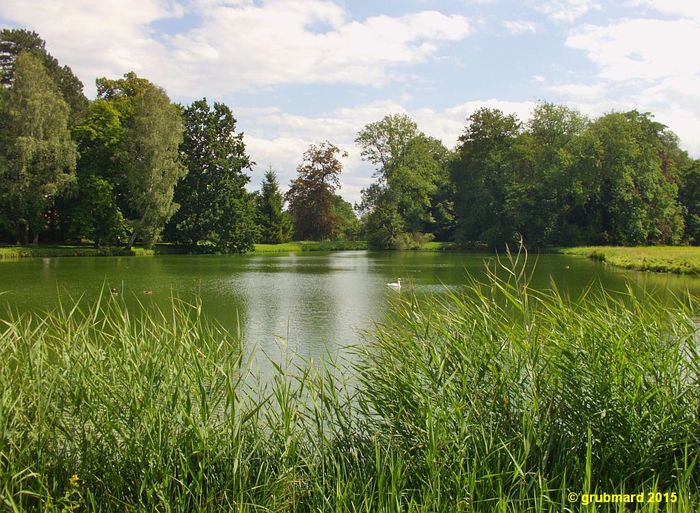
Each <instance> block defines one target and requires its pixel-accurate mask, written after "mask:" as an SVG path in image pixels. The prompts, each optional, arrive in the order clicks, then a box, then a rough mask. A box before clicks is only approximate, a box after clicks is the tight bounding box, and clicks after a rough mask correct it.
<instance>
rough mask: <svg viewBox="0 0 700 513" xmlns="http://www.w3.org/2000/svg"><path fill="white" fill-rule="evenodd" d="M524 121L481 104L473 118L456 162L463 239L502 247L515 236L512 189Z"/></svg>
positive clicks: (454, 178)
mask: <svg viewBox="0 0 700 513" xmlns="http://www.w3.org/2000/svg"><path fill="white" fill-rule="evenodd" d="M520 126H521V125H520V122H519V121H518V119H517V118H516V117H515V116H514V115H505V114H504V113H503V112H501V111H500V110H498V109H486V108H484V109H480V110H477V111H476V112H474V113H473V114H472V115H471V116H470V117H469V120H468V124H467V126H466V128H465V129H464V133H463V134H462V135H461V136H460V138H459V146H458V148H457V155H456V158H455V160H454V161H453V163H452V167H451V174H452V182H453V183H454V187H455V204H456V207H455V214H456V217H457V221H456V224H457V228H456V240H457V241H458V242H459V243H462V244H466V243H473V242H477V241H479V242H484V243H486V244H488V245H489V246H491V247H499V246H501V245H502V244H504V243H507V242H511V241H512V239H513V236H514V226H513V222H512V220H511V219H510V217H509V215H508V212H507V211H506V191H507V189H508V186H509V184H512V183H513V181H514V162H513V145H514V143H515V141H516V138H517V137H518V135H519V134H520Z"/></svg>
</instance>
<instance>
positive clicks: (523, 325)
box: [0, 266, 700, 513]
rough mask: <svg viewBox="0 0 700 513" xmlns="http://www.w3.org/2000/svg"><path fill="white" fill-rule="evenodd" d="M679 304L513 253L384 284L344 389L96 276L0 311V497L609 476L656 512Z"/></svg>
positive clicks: (491, 486)
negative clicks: (144, 304)
mask: <svg viewBox="0 0 700 513" xmlns="http://www.w3.org/2000/svg"><path fill="white" fill-rule="evenodd" d="M515 269H520V267H518V266H516V267H515ZM691 306H693V305H683V304H678V305H676V306H675V307H674V308H667V307H663V306H661V305H660V304H658V303H657V302H655V301H654V300H653V299H652V298H643V299H641V300H637V299H635V298H633V297H628V298H626V300H625V301H619V298H612V297H609V296H607V295H606V294H605V293H603V292H602V291H598V290H593V291H590V292H589V294H588V295H587V296H586V297H585V299H582V300H581V301H580V302H577V303H570V302H568V300H567V299H564V298H562V297H561V296H559V295H558V294H557V293H555V292H549V293H536V292H532V291H531V290H530V289H529V288H528V287H527V283H526V279H525V277H524V276H522V275H521V274H520V272H519V271H517V272H514V273H511V274H506V275H505V276H504V277H503V278H502V279H499V278H495V277H492V278H491V280H490V281H489V282H488V283H486V284H479V283H473V284H472V285H471V287H470V288H469V290H467V291H465V292H464V293H463V294H461V293H460V294H453V295H451V296H449V297H447V298H446V299H443V300H439V301H438V300H433V301H431V300H426V301H423V302H421V303H420V304H417V303H416V301H415V300H414V299H412V298H410V297H407V298H405V299H400V298H399V299H397V300H396V303H395V305H394V310H395V311H394V313H395V315H394V316H393V317H392V318H393V319H394V320H393V321H391V322H388V323H386V324H384V325H380V326H377V327H376V330H375V331H374V332H373V333H372V334H371V335H370V337H369V339H368V341H367V344H364V345H363V346H361V347H359V348H357V349H356V351H358V352H359V363H357V364H356V365H355V366H354V367H352V368H351V369H350V370H348V371H346V372H344V373H342V374H343V375H345V376H347V377H348V378H349V379H350V380H351V381H352V382H354V383H355V385H356V386H355V387H352V388H348V387H345V386H344V384H343V383H340V382H338V381H336V380H334V378H332V376H333V375H338V373H324V372H321V371H319V372H315V371H313V370H308V369H309V368H310V367H308V366H305V365H301V366H300V367H298V368H297V367H295V369H296V370H293V371H291V372H289V373H285V370H284V369H282V368H278V371H279V374H278V375H277V376H276V378H275V379H274V384H273V385H272V386H271V387H269V388H266V389H264V390H260V389H259V388H258V387H256V386H253V385H249V383H251V381H250V380H245V379H244V378H245V375H246V369H245V365H244V362H243V361H242V358H241V354H242V351H241V346H240V344H239V343H238V341H237V339H236V338H235V337H233V336H231V335H230V334H228V333H226V332H224V331H223V330H221V329H219V328H217V327H216V326H214V325H212V324H210V323H209V322H207V321H206V319H204V318H203V317H202V315H201V308H200V307H199V306H198V305H197V304H194V305H188V304H185V303H182V302H180V301H174V302H173V304H172V308H171V309H169V310H168V311H165V312H162V313H157V312H154V311H148V312H147V311H137V312H127V311H126V310H124V309H123V307H122V303H121V301H120V300H119V299H118V297H112V296H110V295H107V297H105V298H103V299H102V300H101V301H100V302H98V303H97V304H96V305H93V306H92V307H91V308H80V307H78V308H73V307H72V306H71V307H70V308H69V307H65V308H63V309H59V310H57V311H55V312H53V313H51V314H48V315H45V316H42V317H41V318H39V317H32V316H28V315H26V316H22V317H18V318H14V319H11V320H10V321H9V322H7V323H4V324H2V325H1V327H0V359H1V360H2V361H3V365H2V366H0V380H1V382H2V383H3V384H4V387H3V390H2V391H1V392H0V394H1V395H0V504H2V505H3V507H4V508H5V509H7V510H8V511H42V512H54V511H84V510H87V511H110V512H111V511H114V512H124V511H129V512H147V511H169V512H170V511H173V512H174V511H178V512H179V511H182V512H185V511H187V512H191V511H212V512H214V511H235V512H247V511H250V512H253V511H256V512H257V511H273V512H322V511H324V512H325V511H328V512H331V511H333V512H367V513H369V512H389V511H391V512H425V513H427V512H491V511H499V512H525V511H534V512H561V511H588V510H590V511H610V512H613V511H616V512H618V511H623V510H624V508H623V507H621V505H620V504H599V505H597V507H596V508H595V509H593V508H588V509H587V508H583V507H582V506H581V501H582V498H581V495H579V494H589V493H599V494H601V497H603V495H602V494H604V493H607V494H617V493H623V492H624V493H634V494H639V493H643V494H644V498H645V500H644V501H643V503H642V504H641V505H640V506H639V507H638V509H636V511H644V512H652V511H659V508H658V506H659V504H656V503H652V502H650V501H649V500H648V498H649V497H652V499H654V498H658V497H661V501H662V504H661V510H663V511H668V512H687V511H697V510H698V508H699V507H700V492H699V491H698V490H699V488H698V485H700V467H698V454H699V449H700V357H699V355H698V345H697V342H696V340H695V339H694V333H695V329H696V328H695V324H694V323H693V322H692V321H691V320H690V319H691V315H692V312H693V309H692V308H691ZM314 368H318V366H315V367H314ZM246 383H248V384H246ZM351 390H352V391H351ZM654 492H659V493H660V494H668V495H660V496H656V495H651V496H650V495H648V494H650V493H654ZM572 493H573V494H577V495H575V496H572V497H573V498H569V494H572ZM634 507H635V506H633V509H634Z"/></svg>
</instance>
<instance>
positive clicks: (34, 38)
mask: <svg viewBox="0 0 700 513" xmlns="http://www.w3.org/2000/svg"><path fill="white" fill-rule="evenodd" d="M22 52H29V53H31V54H32V55H34V56H35V57H38V58H39V59H40V60H41V61H42V63H43V64H44V66H45V68H46V71H47V73H48V75H49V76H50V77H51V79H52V80H53V81H54V83H55V84H56V86H57V87H58V89H59V91H60V92H61V95H62V96H63V99H64V100H65V102H66V103H67V104H68V106H69V107H70V114H69V126H70V127H73V126H75V125H76V124H78V123H79V122H80V121H81V120H82V118H83V116H84V114H85V113H86V111H87V108H88V100H87V98H86V97H85V95H84V94H83V83H82V82H81V81H80V79H79V78H78V77H76V76H75V74H74V73H73V71H72V70H71V69H70V68H69V67H68V66H61V65H60V64H59V63H58V61H57V60H56V59H55V58H54V57H53V56H52V55H51V54H50V53H49V52H47V51H46V42H45V41H44V40H43V39H41V37H39V34H37V33H36V32H33V31H29V30H24V29H3V30H1V31H0V83H2V84H3V85H5V86H9V85H11V84H12V82H13V77H14V74H15V65H16V61H17V57H18V56H19V55H20V53H22Z"/></svg>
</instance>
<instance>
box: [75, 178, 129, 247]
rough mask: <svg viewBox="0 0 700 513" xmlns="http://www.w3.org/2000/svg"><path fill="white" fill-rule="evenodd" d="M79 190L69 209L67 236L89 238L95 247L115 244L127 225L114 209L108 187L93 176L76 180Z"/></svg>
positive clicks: (112, 195) (108, 183)
mask: <svg viewBox="0 0 700 513" xmlns="http://www.w3.org/2000/svg"><path fill="white" fill-rule="evenodd" d="M78 190H79V191H80V193H79V195H78V198H77V201H76V204H75V207H74V208H73V209H72V210H71V229H70V231H71V233H72V234H73V236H74V237H75V238H77V239H82V238H87V239H92V240H93V242H94V243H95V246H96V247H98V248H99V247H100V246H102V245H103V244H112V243H118V242H120V241H121V239H122V238H123V237H125V236H126V234H127V225H126V221H125V220H124V216H123V215H122V212H121V210H119V207H117V203H116V201H115V198H114V191H113V186H112V184H111V183H110V182H109V181H107V180H105V179H104V178H100V177H98V176H95V175H87V176H85V175H83V176H80V177H79V180H78Z"/></svg>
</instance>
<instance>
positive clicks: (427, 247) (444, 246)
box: [419, 242, 456, 251]
mask: <svg viewBox="0 0 700 513" xmlns="http://www.w3.org/2000/svg"><path fill="white" fill-rule="evenodd" d="M455 248H456V246H455V244H454V243H453V242H426V243H425V244H423V246H421V248H420V249H419V251H450V250H453V249H455Z"/></svg>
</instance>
